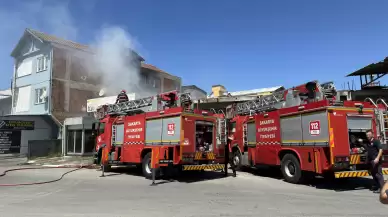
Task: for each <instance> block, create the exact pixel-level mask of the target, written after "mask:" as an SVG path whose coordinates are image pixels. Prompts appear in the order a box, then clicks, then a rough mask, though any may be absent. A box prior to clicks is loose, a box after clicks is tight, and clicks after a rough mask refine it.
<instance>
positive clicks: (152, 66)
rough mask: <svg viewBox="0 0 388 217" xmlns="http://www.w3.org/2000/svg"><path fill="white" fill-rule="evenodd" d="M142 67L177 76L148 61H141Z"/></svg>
mask: <svg viewBox="0 0 388 217" xmlns="http://www.w3.org/2000/svg"><path fill="white" fill-rule="evenodd" d="M141 67H142V68H144V69H149V70H152V71H156V72H159V73H162V74H166V75H169V76H173V77H176V76H174V75H171V74H170V73H168V72H165V71H163V70H161V69H159V68H158V67H156V66H154V65H151V64H148V63H144V62H142V63H141Z"/></svg>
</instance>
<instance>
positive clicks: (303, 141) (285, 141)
mask: <svg viewBox="0 0 388 217" xmlns="http://www.w3.org/2000/svg"><path fill="white" fill-rule="evenodd" d="M282 142H283V143H323V142H328V141H327V140H283V141H282Z"/></svg>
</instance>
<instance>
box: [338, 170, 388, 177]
mask: <svg viewBox="0 0 388 217" xmlns="http://www.w3.org/2000/svg"><path fill="white" fill-rule="evenodd" d="M383 175H388V168H383ZM334 176H335V178H353V177H364V176H370V173H369V171H368V170H356V171H342V172H335V173H334Z"/></svg>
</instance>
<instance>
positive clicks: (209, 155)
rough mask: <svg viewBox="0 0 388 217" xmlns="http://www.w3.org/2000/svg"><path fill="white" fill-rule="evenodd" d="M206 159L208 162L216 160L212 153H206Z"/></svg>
mask: <svg viewBox="0 0 388 217" xmlns="http://www.w3.org/2000/svg"><path fill="white" fill-rule="evenodd" d="M207 159H208V160H214V159H216V157H215V156H214V153H213V152H208V153H207Z"/></svg>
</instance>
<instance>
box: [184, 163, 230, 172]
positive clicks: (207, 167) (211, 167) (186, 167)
mask: <svg viewBox="0 0 388 217" xmlns="http://www.w3.org/2000/svg"><path fill="white" fill-rule="evenodd" d="M224 167H225V165H223V164H202V165H183V166H182V169H183V170H184V171H188V170H223V169H224Z"/></svg>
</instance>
